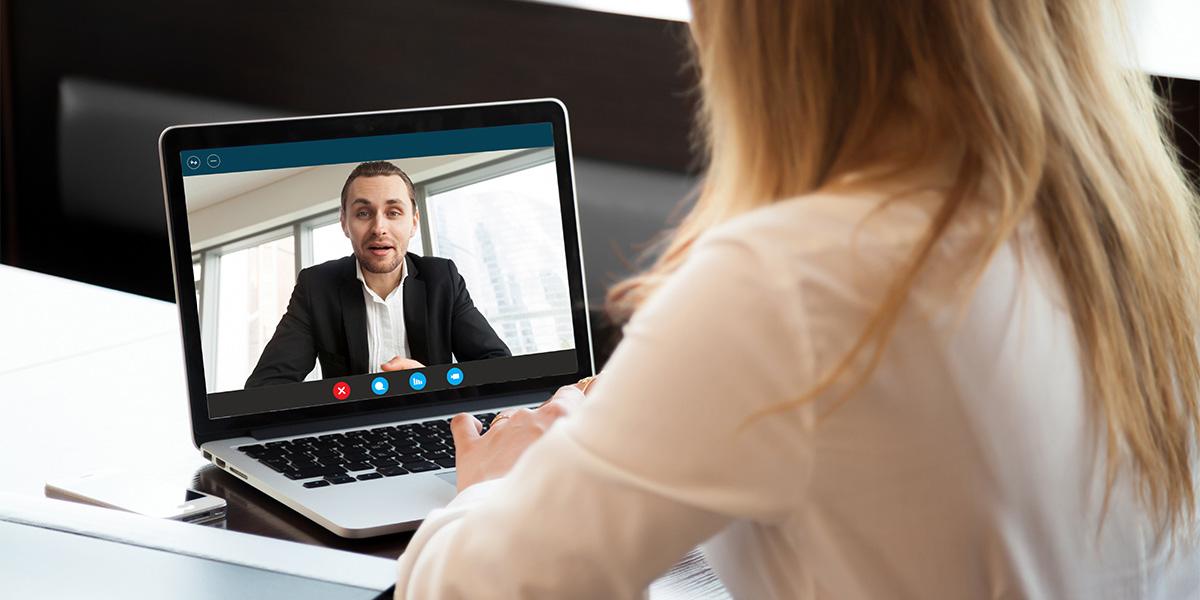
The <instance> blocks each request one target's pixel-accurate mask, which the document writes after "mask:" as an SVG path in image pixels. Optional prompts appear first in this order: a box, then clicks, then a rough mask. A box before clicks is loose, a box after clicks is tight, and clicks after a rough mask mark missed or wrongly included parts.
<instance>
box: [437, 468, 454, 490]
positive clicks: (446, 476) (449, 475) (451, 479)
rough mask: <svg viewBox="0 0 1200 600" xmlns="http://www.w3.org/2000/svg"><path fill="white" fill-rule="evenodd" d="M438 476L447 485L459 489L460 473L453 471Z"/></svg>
mask: <svg viewBox="0 0 1200 600" xmlns="http://www.w3.org/2000/svg"><path fill="white" fill-rule="evenodd" d="M437 476H438V477H441V478H442V481H445V482H446V483H449V484H450V485H452V486H454V487H456V488H457V487H458V471H451V472H449V473H438V474H437Z"/></svg>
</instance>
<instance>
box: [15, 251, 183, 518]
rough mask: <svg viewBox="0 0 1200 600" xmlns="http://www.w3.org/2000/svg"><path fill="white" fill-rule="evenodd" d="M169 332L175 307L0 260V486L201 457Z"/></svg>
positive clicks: (179, 354) (27, 485)
mask: <svg viewBox="0 0 1200 600" xmlns="http://www.w3.org/2000/svg"><path fill="white" fill-rule="evenodd" d="M179 336H180V334H179V322H178V316H177V314H176V309H175V305H174V304H170V303H167V302H160V301H157V300H151V299H148V298H144V297H141V296H135V295H132V294H126V293H123V292H117V291H113V290H108V289H104V288H99V287H95V286H91V285H87V284H82V283H77V282H73V281H68V280H65V279H59V278H57V277H51V276H48V275H42V274H38V273H32V272H29V271H23V270H20V269H14V268H11V267H6V266H0V411H2V412H0V414H2V415H3V417H2V418H0V491H8V492H16V493H21V494H26V493H28V494H33V495H38V496H41V495H42V485H43V483H44V482H45V481H46V480H47V479H54V478H66V477H72V476H74V475H79V474H84V473H87V472H91V471H96V470H99V469H101V468H111V467H120V466H122V465H130V464H137V463H136V462H135V461H142V462H147V463H152V464H174V465H182V466H186V465H192V466H195V467H199V466H201V465H203V464H204V461H203V460H202V459H201V458H200V456H199V453H198V452H197V451H196V450H195V449H194V448H193V447H192V445H191V429H190V426H189V416H188V407H187V392H186V387H185V383H184V374H183V373H184V371H183V351H182V345H181V343H180V337H179ZM131 432H136V434H134V433H131ZM139 450H140V452H139Z"/></svg>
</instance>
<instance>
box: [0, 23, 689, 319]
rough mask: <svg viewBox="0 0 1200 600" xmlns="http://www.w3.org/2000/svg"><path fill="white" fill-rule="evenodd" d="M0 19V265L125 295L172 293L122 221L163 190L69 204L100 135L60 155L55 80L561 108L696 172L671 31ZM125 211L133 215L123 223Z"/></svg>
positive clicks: (151, 244) (145, 240)
mask: <svg viewBox="0 0 1200 600" xmlns="http://www.w3.org/2000/svg"><path fill="white" fill-rule="evenodd" d="M0 11H2V13H0V19H3V27H4V32H5V34H4V35H3V38H4V42H5V46H4V48H3V50H2V56H3V60H4V63H3V65H2V66H0V75H2V76H3V81H2V85H3V86H4V89H3V95H2V96H3V99H4V102H5V106H4V107H3V110H4V113H3V114H4V115H5V119H4V122H3V124H2V125H0V127H2V128H3V132H4V136H3V139H4V147H3V151H2V153H0V158H2V159H3V160H4V161H5V168H4V171H3V178H2V184H3V186H4V189H3V198H2V202H0V209H2V210H0V224H2V225H3V227H4V230H3V233H2V235H0V243H2V248H0V250H2V253H0V259H2V260H3V262H5V263H8V264H13V265H16V266H20V267H24V268H29V269H33V270H38V271H44V272H49V273H54V274H57V275H63V276H67V277H71V278H75V279H79V280H83V281H87V282H90V283H96V284H100V285H105V286H109V287H114V288H118V289H124V290H128V291H132V292H135V293H140V294H145V295H149V296H154V297H158V298H164V299H170V298H172V297H173V294H172V292H171V276H170V264H169V261H168V253H167V249H166V234H165V228H163V227H161V226H159V227H154V226H150V227H146V226H132V225H129V224H136V223H139V222H141V223H144V222H146V221H149V222H154V223H156V222H158V221H156V220H155V219H146V218H145V217H146V215H161V213H162V210H163V209H162V198H161V190H160V189H159V188H155V189H151V190H147V189H144V187H145V186H144V183H141V182H144V181H146V179H145V178H142V179H141V180H140V182H139V183H136V184H128V183H124V184H120V185H118V183H117V182H118V181H123V180H121V179H120V178H114V179H113V181H111V182H109V181H104V180H98V181H96V182H95V188H94V189H93V190H90V191H88V190H85V191H83V192H80V191H79V190H80V189H81V187H86V186H80V184H79V182H78V181H73V182H71V185H69V186H66V189H68V190H74V191H73V192H72V193H73V194H74V196H72V197H71V198H64V197H63V196H64V193H63V189H64V185H63V183H62V182H61V181H60V179H61V178H62V177H63V176H64V173H66V172H68V171H70V169H66V168H63V165H61V164H60V162H61V161H62V160H63V159H62V156H64V155H65V156H69V157H73V158H71V159H70V160H78V158H77V157H79V156H84V157H86V156H88V155H89V153H90V154H91V155H92V156H108V157H110V153H109V152H108V151H107V150H106V149H105V146H104V144H103V142H104V140H105V139H106V138H105V136H104V135H103V134H94V135H93V138H94V139H98V140H99V141H97V142H96V143H95V146H94V147H91V146H87V142H86V139H87V138H86V135H84V136H83V138H82V139H85V142H83V144H84V147H83V148H79V147H75V148H73V149H71V152H67V153H64V152H63V151H62V149H61V148H60V147H59V146H60V144H61V142H62V140H64V139H67V140H79V139H81V137H80V135H79V134H78V133H77V130H72V131H69V132H64V131H61V129H62V126H63V125H62V124H63V122H64V119H63V115H64V111H65V110H67V109H70V108H71V107H70V106H68V107H64V104H63V101H64V98H63V95H64V93H63V89H64V82H77V81H84V82H85V85H83V86H77V85H71V86H68V87H67V89H68V90H70V89H84V90H88V89H106V88H104V87H103V86H100V87H99V88H98V87H97V86H95V85H92V84H91V83H87V82H101V83H103V84H115V85H117V86H121V87H128V88H130V89H132V90H140V92H139V94H140V97H145V96H146V95H147V94H153V93H154V92H156V91H157V92H164V93H165V95H164V97H165V98H173V99H178V98H197V99H213V100H217V101H219V103H216V104H214V106H224V105H228V106H244V107H250V108H248V109H247V110H248V111H250V112H249V113H247V114H250V113H253V114H308V113H333V112H352V111H364V110H380V109H389V108H401V107H409V106H421V105H432V104H453V103H464V102H481V101H490V100H504V99H515V98H529V97H542V96H553V97H557V98H560V99H562V100H563V101H564V102H565V103H566V105H567V106H568V108H569V110H570V111H571V129H572V136H573V142H574V147H575V150H576V154H577V155H579V156H581V157H585V158H592V159H597V160H601V161H610V162H617V163H625V164H630V165H637V166H642V167H651V168H656V169H664V170H669V171H676V172H683V171H685V170H686V169H687V168H688V166H689V165H690V164H691V163H692V158H691V156H690V154H689V139H688V131H689V130H690V120H691V117H690V115H691V114H692V106H691V100H690V98H691V96H690V95H689V93H688V92H689V90H690V89H691V85H692V84H691V79H690V71H689V70H688V69H686V68H685V60H686V35H687V31H686V25H683V24H678V23H668V22H663V21H655V20H649V19H639V18H633V17H623V16H616V15H607V14H602V13H594V12H588V11H581V10H576V9H569V8H562V7H555V6H548V5H543V4H537V3H526V2H515V1H496V0H491V1H485V0H443V1H431V2H403V1H396V0H362V1H357V2H303V3H297V2H291V1H283V0H255V1H254V2H232V1H229V0H210V1H208V2H201V3H194V2H151V1H148V0H123V1H122V2H113V3H98V2H66V1H63V0H23V1H22V0H5V1H3V2H0ZM124 93H126V92H124V91H121V90H117V91H115V92H111V93H110V92H105V94H107V95H106V96H105V97H107V98H112V97H121V96H120V95H121V94H124ZM177 104H179V103H172V104H170V105H171V106H174V105H177ZM183 104H186V102H184V103H183ZM191 105H192V106H193V107H201V108H198V109H196V108H194V110H193V111H192V112H191V113H188V114H189V115H193V114H197V113H196V111H197V110H199V111H200V114H199V115H197V118H196V119H195V120H201V121H203V120H217V119H220V118H221V116H220V115H224V114H226V113H225V112H223V111H221V110H217V109H215V108H214V109H213V110H212V111H211V115H212V118H209V119H204V118H203V116H204V113H203V106H205V104H204V103H203V102H193V103H192V104H191ZM125 106H126V107H128V105H125ZM118 108H120V106H118ZM93 112H95V111H93ZM161 118H162V119H167V118H168V117H167V116H163V117H161ZM167 124H170V121H165V122H163V123H162V125H164V126H165V125H167ZM96 131H100V130H96ZM97 135H98V136H99V137H97ZM110 137H111V136H110ZM156 138H157V135H156V132H155V133H154V134H153V135H151V134H149V133H138V134H137V136H136V139H131V140H120V142H121V145H122V146H125V145H128V146H130V147H132V148H134V149H135V150H136V152H137V153H139V154H137V155H136V156H135V157H133V158H131V159H129V161H127V162H130V163H134V164H128V165H127V166H126V167H125V168H127V169H141V170H145V171H146V172H149V173H153V174H155V178H156V177H157V172H158V165H157V161H156V158H155V157H156V154H155V152H156V151H155V144H156V142H157V139H156ZM108 141H110V142H111V141H112V140H111V139H109V140H108ZM72 143H74V144H76V146H78V145H79V142H72ZM84 160H86V159H84ZM117 162H118V163H119V164H123V161H117ZM85 171H86V170H85ZM93 171H94V169H93ZM90 184H91V183H90V182H89V185H90ZM112 187H116V189H115V190H114V189H108V188H112ZM125 187H137V188H139V189H130V190H128V191H126V189H125ZM80 205H86V209H85V210H76V209H74V208H73V207H78V206H80ZM131 212H132V213H137V217H138V218H132V217H131V218H129V219H123V217H124V216H128V215H129V214H130V213H131ZM122 223H126V224H125V225H122Z"/></svg>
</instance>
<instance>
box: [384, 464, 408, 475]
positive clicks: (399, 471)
mask: <svg viewBox="0 0 1200 600" xmlns="http://www.w3.org/2000/svg"><path fill="white" fill-rule="evenodd" d="M378 472H379V473H380V474H382V475H383V476H384V477H395V476H397V475H403V474H405V473H407V472H408V469H405V468H404V467H400V466H396V467H379V471H378Z"/></svg>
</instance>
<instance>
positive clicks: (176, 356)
mask: <svg viewBox="0 0 1200 600" xmlns="http://www.w3.org/2000/svg"><path fill="white" fill-rule="evenodd" d="M0 411H2V412H0V415H3V417H2V418H0V492H14V493H18V494H29V495H35V496H41V495H42V493H43V492H42V486H43V484H44V483H45V481H46V480H47V479H58V478H68V477H72V476H76V475H82V474H85V473H89V472H93V471H97V470H100V469H103V468H112V467H117V468H121V467H126V466H129V465H133V464H150V465H170V466H172V467H175V468H180V469H197V468H199V467H202V466H204V465H205V464H206V462H205V461H204V460H203V459H201V458H200V455H199V452H197V451H196V449H195V448H194V447H192V444H191V435H192V433H191V427H190V424H189V419H190V417H189V414H188V401H187V388H186V384H185V381H184V369H183V346H182V343H181V342H180V333H179V320H178V315H177V313H176V308H175V305H174V304H170V303H167V302H160V301H157V300H150V299H148V298H144V297H141V296H135V295H131V294H126V293H123V292H116V291H113V290H107V289H103V288H98V287H95V286H91V285H87V284H82V283H76V282H73V281H68V280H65V279H59V278H57V277H50V276H47V275H41V274H38V273H31V272H29V271H22V270H20V269H13V268H11V267H5V266H2V265H0ZM139 461H140V462H139ZM210 473H213V477H214V478H217V479H220V480H223V481H226V482H227V485H228V486H229V487H227V488H226V489H225V491H224V492H222V493H220V494H218V495H224V496H225V497H226V499H227V500H230V509H229V510H230V513H229V515H230V516H229V528H230V529H236V530H239V531H246V532H249V533H258V534H263V535H270V536H272V537H279V538H283V539H291V540H295V541H303V542H306V543H310V544H314V545H320V546H326V547H333V548H341V549H343V550H350V551H353V552H360V553H368V554H376V555H379V556H387V557H391V558H394V557H395V556H398V555H399V554H400V552H402V551H403V548H404V546H406V545H407V543H408V538H409V534H393V535H390V536H384V537H381V538H372V539H367V540H343V539H340V538H336V536H333V534H330V533H328V532H326V531H324V530H322V529H321V528H320V527H319V526H317V525H315V524H313V523H311V522H309V521H307V520H306V519H305V518H304V517H301V516H300V515H297V514H294V513H292V512H291V511H290V510H289V509H287V508H286V507H283V506H282V505H279V504H277V503H275V502H274V501H272V500H270V499H269V498H267V497H266V496H265V495H262V494H259V493H258V492H256V491H254V490H251V489H250V488H249V486H247V485H246V484H245V483H244V482H241V481H238V480H236V478H233V477H229V476H226V475H225V474H224V473H222V472H219V471H217V472H215V473H214V472H212V471H211V470H210ZM210 491H212V490H210ZM652 597H654V598H727V597H728V596H727V595H726V594H725V592H724V590H723V588H721V585H720V583H719V581H718V580H717V579H716V578H715V576H714V575H713V574H712V572H711V571H709V570H708V568H707V565H706V564H705V563H704V562H703V561H702V560H701V559H700V558H699V556H698V555H697V554H694V553H693V554H690V555H689V556H687V557H685V558H684V560H683V561H681V562H680V563H679V564H677V565H676V566H675V567H674V568H672V570H671V571H670V572H669V573H668V574H667V575H666V576H664V577H663V578H661V579H659V580H658V581H656V582H655V584H654V585H653V586H652Z"/></svg>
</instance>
